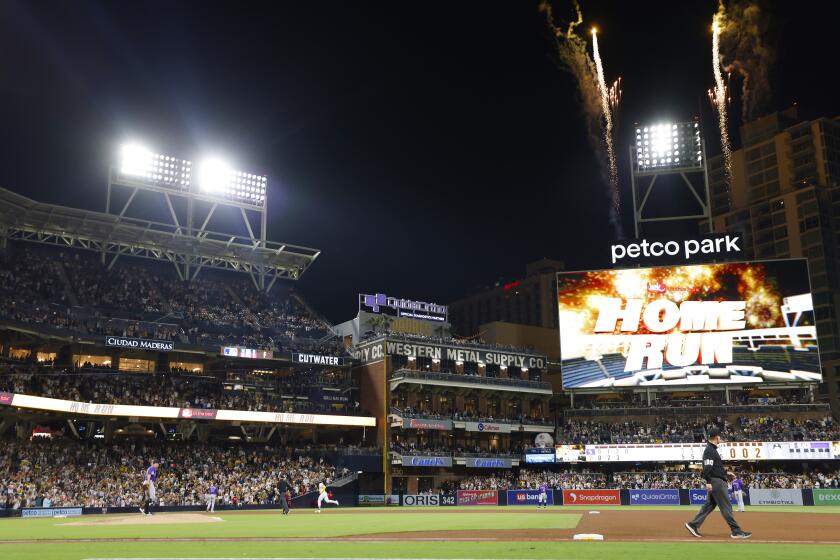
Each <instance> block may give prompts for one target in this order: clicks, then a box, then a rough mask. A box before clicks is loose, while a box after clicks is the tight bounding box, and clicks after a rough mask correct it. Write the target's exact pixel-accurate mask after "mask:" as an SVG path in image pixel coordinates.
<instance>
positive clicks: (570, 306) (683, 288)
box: [559, 264, 784, 336]
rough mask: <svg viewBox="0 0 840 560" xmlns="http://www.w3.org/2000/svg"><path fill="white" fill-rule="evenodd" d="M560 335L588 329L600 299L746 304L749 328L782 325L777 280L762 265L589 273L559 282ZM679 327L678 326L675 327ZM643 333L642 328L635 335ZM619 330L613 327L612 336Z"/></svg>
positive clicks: (585, 331) (592, 326)
mask: <svg viewBox="0 0 840 560" xmlns="http://www.w3.org/2000/svg"><path fill="white" fill-rule="evenodd" d="M561 291H562V293H561V297H560V301H559V306H560V314H561V315H562V318H563V320H561V321H560V324H561V329H562V330H561V336H562V335H565V334H569V335H582V334H588V333H592V332H593V329H594V327H595V321H596V319H597V315H598V307H599V306H598V303H599V302H598V299H599V298H605V297H607V298H621V299H625V300H627V299H643V300H645V301H646V302H649V301H653V300H657V299H663V298H665V299H669V300H671V301H674V302H676V303H680V302H683V301H686V300H702V301H726V300H732V299H741V300H743V301H745V302H746V321H747V324H748V325H749V327H751V328H772V327H780V326H784V325H783V323H782V320H781V311H780V309H779V303H780V301H781V297H780V295H779V293H778V291H777V288H776V286H775V282H773V281H768V280H767V279H766V274H765V270H764V265H762V264H749V265H745V264H708V265H693V266H680V267H673V268H644V269H627V270H602V271H597V272H587V273H585V274H584V275H583V278H582V279H580V280H579V281H572V282H570V283H568V284H566V285H565V286H561ZM677 330H678V329H677ZM645 332H649V331H647V330H646V329H645V328H644V326H640V329H639V330H638V333H640V334H642V333H645ZM617 333H618V329H616V334H617Z"/></svg>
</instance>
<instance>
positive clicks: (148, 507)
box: [140, 461, 160, 515]
mask: <svg viewBox="0 0 840 560" xmlns="http://www.w3.org/2000/svg"><path fill="white" fill-rule="evenodd" d="M158 467H160V465H159V464H158V462H157V461H155V462H154V463H152V465H151V466H150V467H149V468H148V469H146V474H145V476H144V477H143V488H144V491H145V494H146V503H145V504H144V505H143V507H141V508H140V513H143V514H145V515H152V504H153V503H154V502H155V499H156V498H157V495H156V494H155V481H156V480H157V471H158Z"/></svg>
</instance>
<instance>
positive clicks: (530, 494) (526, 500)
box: [507, 490, 554, 506]
mask: <svg viewBox="0 0 840 560" xmlns="http://www.w3.org/2000/svg"><path fill="white" fill-rule="evenodd" d="M546 496H547V498H548V505H550V506H553V505H554V492H552V491H551V490H549V491H548V492H547V493H546ZM539 503H540V491H539V490H508V491H507V504H508V505H509V506H535V505H537V504H539Z"/></svg>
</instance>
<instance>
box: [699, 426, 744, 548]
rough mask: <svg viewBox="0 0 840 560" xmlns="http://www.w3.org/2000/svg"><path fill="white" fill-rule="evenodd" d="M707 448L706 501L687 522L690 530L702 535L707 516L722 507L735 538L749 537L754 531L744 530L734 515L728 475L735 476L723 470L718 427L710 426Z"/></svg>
mask: <svg viewBox="0 0 840 560" xmlns="http://www.w3.org/2000/svg"><path fill="white" fill-rule="evenodd" d="M706 441H707V445H706V450H705V451H703V478H705V479H706V503H705V504H703V507H701V508H700V511H699V512H697V515H696V516H695V517H694V519H693V520H691V521H689V522H688V523H686V524H685V528H686V529H688V532H689V533H691V534H692V535H694V536H695V537H697V538H700V537H702V535H701V534H700V526H701V525H702V524H703V522H704V521H705V520H706V517H708V516H709V514H710V513H712V511H713V510H714V509H715V507H718V508H720V514H721V515H722V516H723V518H724V519H725V520H726V523H727V524H728V525H729V529H730V530H731V531H732V533H731V536H732V538H733V539H748V538H750V537H751V536H752V533H749V532H747V531H744V530H743V529H741V527H740V526H739V525H738V523H737V522H736V521H735V518H734V517H733V516H732V502H731V501H730V499H729V484H728V483H727V477H732V478H735V475H734V474H732V473H727V472H726V471H724V470H723V460H722V459H721V458H720V453H718V450H717V448H718V445H720V430H718V429H717V428H716V427H712V428H709V430H708V432H706Z"/></svg>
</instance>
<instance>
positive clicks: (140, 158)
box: [119, 144, 192, 190]
mask: <svg viewBox="0 0 840 560" xmlns="http://www.w3.org/2000/svg"><path fill="white" fill-rule="evenodd" d="M191 167H192V163H190V162H189V161H188V160H185V159H178V158H175V157H172V156H166V155H163V154H157V153H155V152H153V151H151V150H149V149H147V148H144V147H143V146H141V145H139V144H126V145H124V146H123V147H122V150H121V153H120V166H119V172H120V173H121V174H122V175H123V176H125V177H132V178H135V179H140V180H141V181H143V182H146V183H152V184H154V185H158V186H167V187H173V188H177V189H183V190H186V189H189V186H190V174H191Z"/></svg>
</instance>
